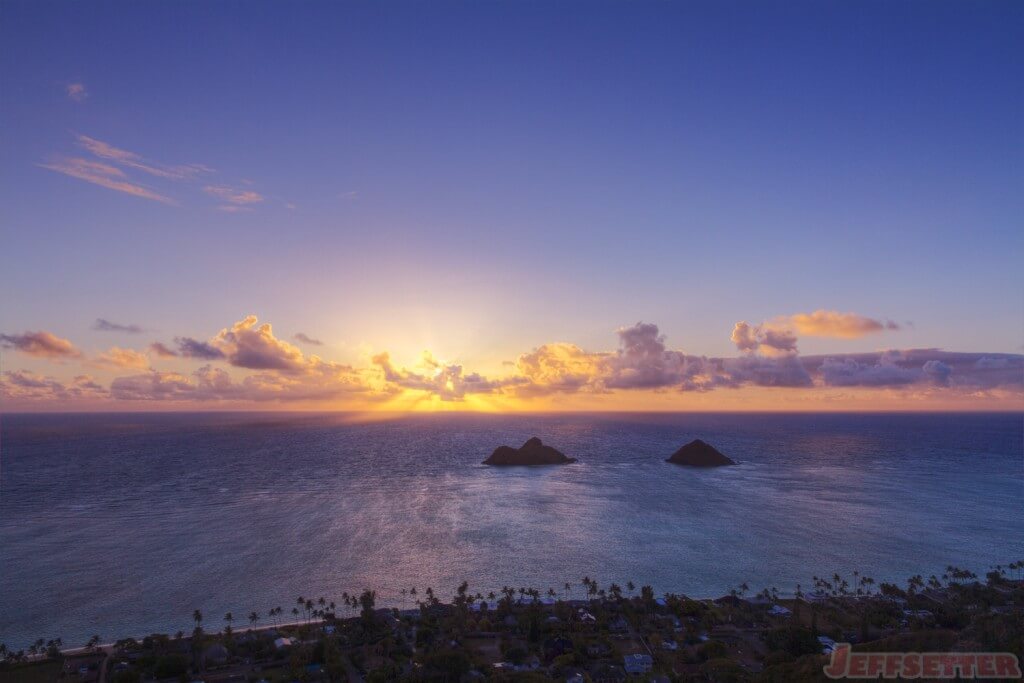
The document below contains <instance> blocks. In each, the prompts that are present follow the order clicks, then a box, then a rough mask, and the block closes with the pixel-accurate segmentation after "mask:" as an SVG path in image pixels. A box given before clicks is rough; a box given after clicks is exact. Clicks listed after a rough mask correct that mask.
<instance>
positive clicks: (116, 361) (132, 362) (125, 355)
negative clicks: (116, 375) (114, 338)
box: [94, 346, 149, 370]
mask: <svg viewBox="0 0 1024 683" xmlns="http://www.w3.org/2000/svg"><path fill="white" fill-rule="evenodd" d="M94 362H95V363H96V364H97V365H100V366H105V367H112V368H133V369H136V370H145V369H146V368H148V367H149V357H147V356H146V354H144V353H140V352H139V351H135V350H134V349H122V348H120V347H118V346H113V347H111V348H110V350H109V351H107V352H106V353H104V354H101V355H100V356H98V357H97V358H96V360H95V361H94Z"/></svg>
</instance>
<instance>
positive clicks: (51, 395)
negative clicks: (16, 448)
mask: <svg viewBox="0 0 1024 683" xmlns="http://www.w3.org/2000/svg"><path fill="white" fill-rule="evenodd" d="M106 393H107V392H106V390H105V389H104V388H103V387H102V386H100V385H99V384H97V383H96V382H95V381H94V380H93V378H92V377H90V376H89V375H78V376H77V377H75V378H74V379H72V380H71V381H69V382H67V383H65V382H61V381H60V380H57V379H54V378H53V377H44V376H43V375H37V374H35V373H33V372H29V371H28V370H15V371H7V372H5V373H3V375H2V376H0V396H2V397H3V398H4V399H5V400H10V401H29V402H41V403H45V402H54V401H69V400H74V399H84V398H97V397H103V396H105V395H106Z"/></svg>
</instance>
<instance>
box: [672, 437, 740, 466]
mask: <svg viewBox="0 0 1024 683" xmlns="http://www.w3.org/2000/svg"><path fill="white" fill-rule="evenodd" d="M665 462H670V463H672V464H673V465H686V466H687V467H722V466H724V465H735V464H736V462H735V461H734V460H733V459H732V458H729V457H727V456H725V455H723V454H722V453H721V452H720V451H719V450H718V449H717V448H715V447H714V446H712V445H711V444H709V443H707V442H705V441H701V440H700V439H694V440H693V441H691V442H690V443H688V444H686V445H685V446H682V447H681V448H680V449H679V450H677V451H676V452H675V453H673V454H672V455H671V457H669V458H668V459H667V460H666V461H665Z"/></svg>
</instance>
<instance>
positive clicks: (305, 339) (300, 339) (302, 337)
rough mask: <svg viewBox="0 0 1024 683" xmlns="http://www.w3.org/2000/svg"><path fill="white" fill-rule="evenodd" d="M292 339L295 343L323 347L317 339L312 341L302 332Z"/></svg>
mask: <svg viewBox="0 0 1024 683" xmlns="http://www.w3.org/2000/svg"><path fill="white" fill-rule="evenodd" d="M294 339H295V341H297V342H302V343H303V344H309V345H310V346H323V345H324V343H323V342H322V341H320V340H319V339H314V338H313V337H310V336H309V335H308V334H304V333H302V332H296V333H295V335H294Z"/></svg>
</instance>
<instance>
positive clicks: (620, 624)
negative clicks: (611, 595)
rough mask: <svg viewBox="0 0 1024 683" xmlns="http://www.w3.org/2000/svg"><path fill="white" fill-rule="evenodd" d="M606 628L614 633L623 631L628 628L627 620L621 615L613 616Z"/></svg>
mask: <svg viewBox="0 0 1024 683" xmlns="http://www.w3.org/2000/svg"><path fill="white" fill-rule="evenodd" d="M608 629H609V630H610V631H614V632H616V633H623V632H625V631H628V630H629V622H628V621H626V620H625V619H624V618H622V617H615V619H613V620H612V622H611V623H610V624H608Z"/></svg>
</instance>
